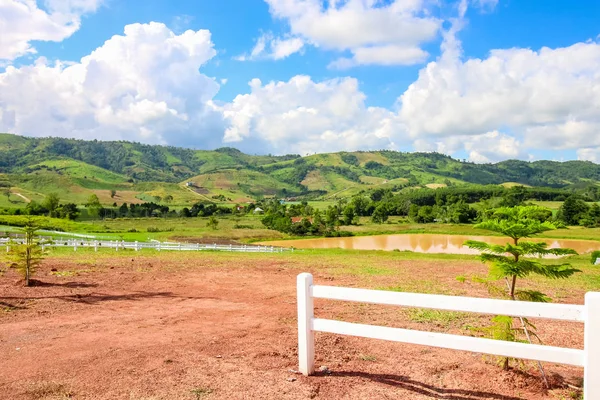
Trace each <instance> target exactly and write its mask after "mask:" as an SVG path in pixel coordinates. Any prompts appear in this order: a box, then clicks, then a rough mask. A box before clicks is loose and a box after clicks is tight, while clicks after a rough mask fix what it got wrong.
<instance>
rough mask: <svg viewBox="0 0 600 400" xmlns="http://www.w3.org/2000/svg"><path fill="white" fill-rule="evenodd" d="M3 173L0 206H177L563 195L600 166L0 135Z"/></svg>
mask: <svg viewBox="0 0 600 400" xmlns="http://www.w3.org/2000/svg"><path fill="white" fill-rule="evenodd" d="M0 173H1V174H2V175H0V187H2V188H4V193H5V196H0V206H6V205H10V204H16V203H19V202H27V201H29V200H39V199H41V198H43V197H44V196H45V195H46V194H48V193H50V192H61V193H65V197H68V198H69V199H71V200H72V201H74V202H77V203H83V202H85V200H86V199H87V197H89V195H90V194H91V193H95V194H97V195H98V196H99V197H100V199H101V201H102V202H104V203H112V202H118V203H121V202H128V203H130V202H143V201H161V200H164V199H168V201H169V202H170V203H172V204H174V205H183V204H189V203H191V202H194V201H199V200H206V201H223V202H243V201H250V200H252V199H255V198H257V197H261V196H272V195H277V196H284V197H300V196H302V197H305V198H322V199H326V198H329V197H333V196H348V195H352V194H354V193H357V192H359V191H361V190H369V189H378V188H390V189H392V190H399V189H401V188H403V187H429V188H438V187H444V186H448V185H466V184H479V185H487V184H496V185H502V184H503V185H517V184H521V185H528V186H549V187H565V186H569V185H573V186H585V185H589V184H596V183H597V182H599V181H600V165H597V164H594V163H591V162H587V161H567V162H555V161H535V162H526V161H518V160H508V161H503V162H500V163H496V164H474V163H470V162H464V161H460V160H456V159H453V158H451V157H449V156H446V155H443V154H439V153H407V152H395V151H387V150H384V151H371V152H363V151H357V152H339V153H327V154H315V155H310V156H306V157H301V156H299V155H294V154H290V155H283V156H273V155H249V154H244V153H242V152H240V151H239V150H237V149H234V148H230V147H224V148H220V149H216V150H214V151H207V150H193V149H186V148H178V147H172V146H152V145H145V144H140V143H131V142H124V141H117V142H102V141H97V140H93V141H86V140H74V139H64V138H28V137H21V136H16V135H11V134H0ZM112 190H114V191H116V192H117V193H116V195H115V196H113V197H111V196H110V193H111V191H112Z"/></svg>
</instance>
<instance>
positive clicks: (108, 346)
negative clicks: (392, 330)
mask: <svg viewBox="0 0 600 400" xmlns="http://www.w3.org/2000/svg"><path fill="white" fill-rule="evenodd" d="M185 257H186V260H183V261H182V258H181V257H179V258H178V259H177V260H175V259H172V258H171V256H169V255H167V254H161V256H160V257H149V256H135V257H133V258H131V257H129V256H128V257H124V256H120V257H112V258H108V257H104V258H98V259H96V260H93V261H86V262H76V261H70V260H69V259H67V258H51V259H48V260H47V261H46V262H45V264H44V266H43V268H42V269H41V270H40V271H39V273H38V275H37V279H38V280H39V281H40V283H39V284H38V285H36V286H34V287H30V288H24V287H21V286H20V283H19V282H17V281H18V276H17V275H14V273H13V272H9V273H6V274H5V275H4V276H0V398H1V399H11V400H12V399H14V400H19V399H70V398H73V399H136V400H137V399H140V400H141V399H145V400H150V399H191V400H195V399H204V398H206V399H312V398H317V399H454V400H467V399H469V400H471V399H493V400H501V399H503V400H516V399H570V398H577V397H576V396H577V392H576V391H575V390H573V389H571V388H570V387H569V385H571V386H578V385H581V376H582V370H581V369H579V368H575V367H568V366H560V365H546V372H547V373H548V375H549V379H550V381H551V384H552V386H553V388H552V389H551V390H550V391H547V390H545V389H544V388H543V385H542V383H541V380H540V377H539V372H538V371H537V368H536V365H535V364H534V363H529V362H527V363H524V364H522V365H521V366H518V367H517V368H516V369H514V370H511V371H508V372H504V371H502V370H501V368H499V367H498V366H497V365H496V362H497V360H495V359H493V358H491V357H485V356H483V355H481V354H473V353H467V352H459V351H451V350H442V349H435V348H430V347H423V346H414V345H407V344H401V343H391V342H384V341H377V340H370V339H363V338H353V337H348V336H337V335H331V334H319V333H318V334H317V335H316V357H317V366H318V367H320V366H326V367H327V371H325V372H319V373H317V375H316V376H312V377H304V376H301V375H298V374H296V373H295V371H294V370H295V369H296V368H297V350H296V299H295V294H296V291H295V290H296V289H295V279H296V275H297V274H298V273H299V272H303V271H309V272H313V274H314V275H315V282H316V283H317V284H329V285H340V286H360V285H362V284H364V282H363V281H362V280H361V279H362V278H359V277H355V276H352V275H344V274H332V273H331V271H330V270H324V271H323V270H320V269H319V268H318V267H314V268H311V267H309V266H307V265H306V262H305V261H303V260H300V259H293V258H292V259H290V260H286V259H285V258H284V257H283V256H277V257H269V258H265V259H262V260H261V259H260V258H259V257H256V256H255V257H249V258H247V259H244V257H243V256H239V258H238V259H237V260H238V261H237V263H235V264H234V263H232V260H233V259H232V258H228V257H219V256H214V255H204V254H200V253H196V254H189V255H186V256H185ZM395 265H397V268H398V269H399V270H402V271H403V273H404V272H407V271H408V272H410V271H412V272H414V273H415V275H416V276H419V277H421V278H423V277H426V276H430V275H434V274H438V278H439V274H440V269H439V266H436V265H434V263H432V262H430V261H421V260H419V261H398V262H397V263H396V264H395ZM470 268H481V267H480V266H478V265H476V264H475V263H472V262H471V264H469V263H468V262H467V263H465V262H448V264H447V265H446V266H445V268H444V272H443V276H442V277H441V278H440V279H442V280H444V281H446V282H447V284H448V285H450V286H452V285H459V284H460V283H458V282H457V281H456V279H454V277H455V276H457V275H459V274H461V273H464V272H465V270H466V269H470ZM53 269H54V270H56V271H52V270H53ZM446 275H447V276H446ZM369 279H371V280H370V284H371V286H372V287H377V286H378V285H381V284H385V283H386V281H389V279H390V278H389V277H385V276H380V277H378V276H374V277H372V278H369ZM461 290H463V291H464V287H461ZM478 290H479V289H475V288H473V289H467V292H468V293H466V294H468V295H475V296H483V295H484V293H483V292H479V291H478ZM575 297H577V298H578V297H579V294H577V295H576V296H575ZM578 300H579V301H577V302H579V303H581V300H582V295H581V299H578ZM2 310H4V312H2ZM315 313H316V315H317V316H319V317H323V318H338V319H343V320H346V321H354V322H363V323H365V322H366V323H371V324H380V325H387V326H396V327H410V328H415V329H420V330H433V331H440V332H450V333H458V334H465V331H464V327H463V325H464V324H465V323H473V324H477V323H479V322H481V318H485V317H474V319H467V320H466V321H465V320H460V321H450V322H448V323H441V322H439V321H438V322H428V321H425V322H423V321H418V319H415V318H409V317H408V314H407V313H406V310H401V309H399V308H394V307H383V306H373V305H362V304H349V303H343V302H326V301H318V302H316V311H315ZM534 322H535V321H534ZM538 333H539V334H540V336H541V337H542V338H543V339H544V341H545V343H546V344H551V345H558V346H564V347H577V348H581V347H582V344H583V328H582V326H581V325H577V324H569V323H561V322H556V323H554V322H542V321H539V323H538Z"/></svg>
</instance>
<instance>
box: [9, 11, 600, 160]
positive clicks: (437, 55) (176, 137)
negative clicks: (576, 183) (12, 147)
mask: <svg viewBox="0 0 600 400" xmlns="http://www.w3.org/2000/svg"><path fill="white" fill-rule="evenodd" d="M3 18H5V19H6V21H2V19H3ZM598 21H600V2H598V1H595V0H580V1H578V2H576V3H573V2H564V1H556V0H548V1H545V2H543V3H542V2H537V1H516V0H456V1H450V0H440V1H428V0H286V1H284V0H222V1H209V0H197V1H177V2H173V1H166V0H146V1H140V0H128V1H127V2H125V1H122V0H69V1H64V0H46V1H44V2H42V1H38V2H36V1H35V0H7V2H6V4H5V5H0V26H3V27H4V28H0V29H6V31H5V32H1V31H0V37H1V39H0V47H2V48H4V50H0V87H2V88H3V90H2V91H0V131H7V132H11V133H16V134H24V135H30V136H65V137H76V138H83V139H92V138H97V139H106V140H120V139H122V140H135V141H141V142H147V143H159V144H170V145H182V146H190V147H194V148H215V147H220V146H224V145H227V146H232V147H238V148H240V149H242V150H244V151H248V152H252V153H267V152H272V153H300V154H307V153H312V152H322V151H340V150H358V149H365V150H370V149H383V148H389V149H397V150H409V151H412V150H417V151H440V152H444V153H447V154H450V155H453V156H455V157H457V158H466V159H470V160H472V161H475V162H495V161H499V160H503V159H509V158H519V159H525V160H535V159H543V158H545V159H557V160H563V159H577V158H579V159H586V160H591V161H596V162H598V161H600V135H599V133H600V132H599V130H600V73H599V72H598V71H600V44H599V39H598V35H599V34H600V26H599V24H598ZM261 44H263V45H264V46H261ZM24 90H26V91H27V95H25V96H23V91H24Z"/></svg>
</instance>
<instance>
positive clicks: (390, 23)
mask: <svg viewBox="0 0 600 400" xmlns="http://www.w3.org/2000/svg"><path fill="white" fill-rule="evenodd" d="M266 1H267V3H268V4H269V6H270V11H271V14H272V15H273V16H274V17H275V18H280V19H283V20H285V21H286V22H287V23H288V24H289V26H290V34H291V35H292V37H293V38H296V39H298V40H302V41H303V42H308V43H311V44H312V45H314V46H317V47H321V48H324V49H328V50H337V51H346V50H349V51H350V52H351V53H352V58H350V59H346V58H341V59H339V60H337V61H335V62H334V63H333V64H332V67H335V68H347V67H350V66H354V65H364V64H380V65H410V64H416V63H420V62H423V61H424V60H425V59H426V58H427V56H428V54H427V53H426V52H425V51H424V50H422V49H421V48H420V46H421V45H422V44H423V43H425V42H428V41H431V40H432V39H434V38H435V37H436V36H437V34H438V31H439V29H440V26H441V21H440V20H438V19H437V18H434V17H431V16H429V15H428V13H427V9H426V6H425V2H424V1H421V0H393V1H391V2H390V3H384V2H381V1H377V0H347V1H335V0H330V1H325V2H323V1H322V0H266Z"/></svg>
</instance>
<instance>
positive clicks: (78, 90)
mask: <svg viewBox="0 0 600 400" xmlns="http://www.w3.org/2000/svg"><path fill="white" fill-rule="evenodd" d="M215 54H216V52H215V50H214V48H213V43H212V42H211V37H210V32H208V31H205V30H200V31H197V32H195V31H191V30H190V31H186V32H184V33H182V34H181V35H175V34H174V33H173V32H171V31H170V30H169V29H168V28H167V27H166V26H165V25H164V24H159V23H150V24H133V25H128V26H126V27H125V34H124V35H122V36H113V37H112V38H111V39H109V40H108V41H106V42H105V43H104V45H102V46H101V47H99V48H98V49H96V50H94V51H93V52H92V53H91V54H90V55H88V56H86V57H83V58H82V59H81V61H80V62H78V63H57V64H55V65H48V64H47V63H46V61H45V60H44V59H39V60H38V61H37V62H36V63H35V64H34V65H30V66H24V67H21V68H15V67H10V66H9V67H7V69H6V71H5V72H4V73H1V74H0V131H3V132H14V133H18V134H25V135H30V136H49V135H52V136H70V137H77V138H82V139H90V138H99V139H105V140H110V139H113V140H114V139H123V140H139V141H143V142H150V143H169V144H182V145H183V144H198V142H201V143H202V142H203V144H205V145H207V146H211V145H213V144H214V143H220V141H221V138H222V132H223V126H222V120H221V114H220V113H219V112H218V111H217V109H216V106H215V105H214V104H213V103H212V98H213V96H214V95H215V94H216V93H217V92H218V90H219V85H218V83H216V82H215V81H214V79H212V78H208V77H207V76H205V75H203V74H201V73H200V72H199V71H198V69H199V68H200V67H201V66H202V65H203V64H205V63H206V62H208V61H209V60H210V59H211V58H212V57H214V56H215Z"/></svg>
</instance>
